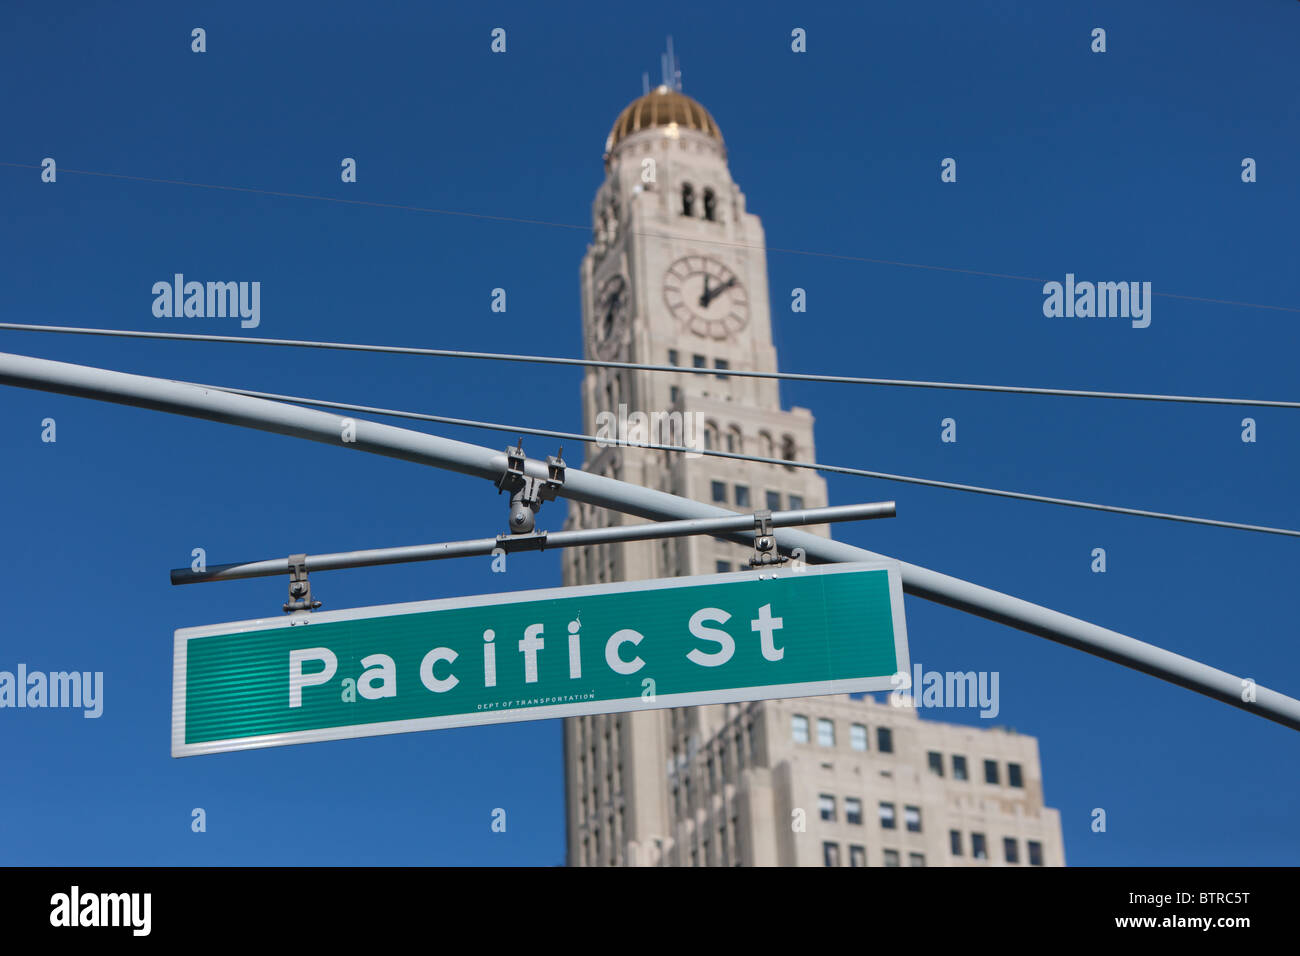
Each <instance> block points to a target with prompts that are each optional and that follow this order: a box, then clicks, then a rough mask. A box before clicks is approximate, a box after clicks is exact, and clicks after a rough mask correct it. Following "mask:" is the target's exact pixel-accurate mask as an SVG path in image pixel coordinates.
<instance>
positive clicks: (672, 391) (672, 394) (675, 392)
mask: <svg viewBox="0 0 1300 956" xmlns="http://www.w3.org/2000/svg"><path fill="white" fill-rule="evenodd" d="M681 400H682V390H681V389H680V388H678V387H677V386H676V385H670V386H668V401H670V402H672V403H673V404H674V405H676V404H677V403H678V402H680V401H681ZM664 444H668V443H667V442H665V443H664Z"/></svg>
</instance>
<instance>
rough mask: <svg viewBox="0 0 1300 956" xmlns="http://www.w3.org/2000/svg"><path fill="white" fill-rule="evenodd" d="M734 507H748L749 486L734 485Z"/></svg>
mask: <svg viewBox="0 0 1300 956" xmlns="http://www.w3.org/2000/svg"><path fill="white" fill-rule="evenodd" d="M736 507H737V508H748V507H749V485H736Z"/></svg>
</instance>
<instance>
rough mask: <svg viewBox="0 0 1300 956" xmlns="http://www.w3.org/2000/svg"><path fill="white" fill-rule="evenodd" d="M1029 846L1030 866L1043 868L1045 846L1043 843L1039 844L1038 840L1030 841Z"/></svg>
mask: <svg viewBox="0 0 1300 956" xmlns="http://www.w3.org/2000/svg"><path fill="white" fill-rule="evenodd" d="M1027 845H1028V847H1029V865H1030V866H1042V865H1043V845H1042V844H1041V843H1039V842H1038V841H1037V840H1030V841H1029V843H1028V844H1027Z"/></svg>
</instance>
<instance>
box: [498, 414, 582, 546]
mask: <svg viewBox="0 0 1300 956" xmlns="http://www.w3.org/2000/svg"><path fill="white" fill-rule="evenodd" d="M563 456H564V446H563V445H561V446H560V450H559V454H556V455H547V456H546V477H545V478H534V477H532V476H531V475H528V474H526V473H525V472H524V463H525V461H527V459H526V458H525V457H524V441H523V439H522V438H521V439H519V441H518V442H517V443H516V444H515V447H514V448H507V449H506V470H505V471H504V472H502V473H501V477H500V478H498V479H497V481H496V486H497V494H500V493H501V492H503V491H508V492H510V520H509V526H510V531H511V534H528V533H530V532H531V531H532V530H533V527H534V526H535V525H536V521H537V512H538V511H539V510H540V509H541V507H542V502H543V501H554V500H555V495H556V494H557V493H558V492H559V490H560V489H561V488H562V487H563V486H564V472H565V468H566V467H567V466H566V465H565V464H564V457H563Z"/></svg>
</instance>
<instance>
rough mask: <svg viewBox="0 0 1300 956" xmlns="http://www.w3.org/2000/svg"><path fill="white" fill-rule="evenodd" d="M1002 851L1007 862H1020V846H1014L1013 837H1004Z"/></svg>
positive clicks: (1014, 839) (1014, 840)
mask: <svg viewBox="0 0 1300 956" xmlns="http://www.w3.org/2000/svg"><path fill="white" fill-rule="evenodd" d="M1002 853H1003V855H1004V856H1005V857H1006V858H1007V862H1008V863H1019V862H1020V848H1019V847H1018V846H1016V838H1015V837H1006V838H1005V839H1004V840H1003V841H1002Z"/></svg>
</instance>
